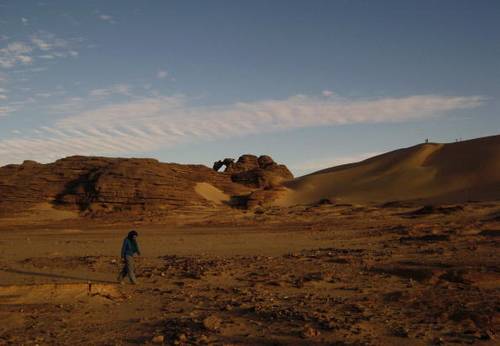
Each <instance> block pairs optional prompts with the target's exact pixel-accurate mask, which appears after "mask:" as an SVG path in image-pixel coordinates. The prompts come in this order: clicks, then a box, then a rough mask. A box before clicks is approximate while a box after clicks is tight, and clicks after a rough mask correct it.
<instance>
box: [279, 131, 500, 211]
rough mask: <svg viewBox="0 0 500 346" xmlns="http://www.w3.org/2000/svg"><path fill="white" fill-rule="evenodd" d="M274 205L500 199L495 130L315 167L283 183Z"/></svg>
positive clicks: (498, 138) (499, 159) (499, 152)
mask: <svg viewBox="0 0 500 346" xmlns="http://www.w3.org/2000/svg"><path fill="white" fill-rule="evenodd" d="M285 185H286V187H287V188H288V189H287V191H286V192H285V193H284V194H283V195H282V196H281V197H280V198H279V199H278V200H277V201H276V204H278V205H294V204H308V203H315V202H318V201H319V200H321V199H325V198H329V199H333V200H335V201H336V202H346V203H371V202H375V203H383V202H388V201H397V200H399V201H401V200H420V201H427V202H437V203H454V202H461V201H469V200H492V199H500V136H491V137H484V138H478V139H473V140H468V141H463V142H458V143H449V144H435V143H429V144H419V145H416V146H413V147H409V148H404V149H399V150H395V151H392V152H389V153H385V154H382V155H378V156H375V157H372V158H369V159H367V160H364V161H361V162H358V163H353V164H347V165H341V166H336V167H333V168H328V169H325V170H321V171H318V172H316V173H312V174H309V175H306V176H303V177H300V178H297V179H294V180H291V181H289V182H288V183H286V184H285Z"/></svg>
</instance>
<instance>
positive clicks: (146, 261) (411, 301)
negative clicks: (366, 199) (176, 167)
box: [0, 203, 500, 345]
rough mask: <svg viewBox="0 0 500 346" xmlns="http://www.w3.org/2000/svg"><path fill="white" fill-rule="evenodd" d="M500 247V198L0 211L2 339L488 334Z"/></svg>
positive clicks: (465, 340)
mask: <svg viewBox="0 0 500 346" xmlns="http://www.w3.org/2000/svg"><path fill="white" fill-rule="evenodd" d="M63 223H64V224H63ZM131 228H135V229H137V230H138V232H139V238H138V240H139V244H140V246H141V249H142V256H141V257H138V258H137V267H138V269H137V272H138V278H139V282H140V283H139V285H135V286H134V285H130V284H128V283H127V284H125V285H119V284H117V283H116V276H117V273H118V271H119V270H120V265H121V264H120V260H119V251H120V246H121V242H122V239H123V237H124V236H125V235H126V233H127V232H128V231H129V230H130V229H131ZM499 245H500V203H469V204H462V205H454V206H440V207H433V208H431V207H427V208H420V207H418V206H404V205H401V204H397V203H395V204H388V205H384V206H378V207H366V206H353V205H332V204H325V205H317V206H301V207H293V208H276V207H275V208H268V209H262V208H259V209H256V210H255V211H237V210H231V211H227V212H224V211H219V214H217V215H215V214H214V215H211V217H208V216H206V215H205V216H204V218H203V219H199V220H196V218H191V219H190V220H189V221H188V222H185V223H184V224H183V225H176V226H175V225H173V224H170V223H166V224H163V225H162V224H148V223H146V222H143V223H135V224H130V225H129V224H127V223H123V222H121V223H118V222H116V223H114V224H106V225H103V224H102V221H96V220H84V219H79V220H67V221H63V222H58V223H57V224H51V223H46V224H32V225H27V226H26V225H24V226H19V224H15V223H9V222H3V223H1V224H0V284H1V286H0V345H37V344H38V345H142V344H146V345H149V344H166V345H204V344H215V345H448V344H478V345H498V344H499V343H500V335H499V333H500V256H499V253H500V252H499V249H500V246H499Z"/></svg>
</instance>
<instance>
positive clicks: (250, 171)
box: [214, 154, 293, 188]
mask: <svg viewBox="0 0 500 346" xmlns="http://www.w3.org/2000/svg"><path fill="white" fill-rule="evenodd" d="M223 165H225V166H226V168H225V170H224V172H225V173H229V174H231V180H232V181H233V182H235V183H238V184H244V185H246V186H249V187H253V188H270V187H274V186H277V185H279V184H280V183H281V182H283V181H286V180H290V179H293V174H292V173H291V172H290V170H289V169H288V168H287V167H286V166H285V165H279V164H277V163H276V162H275V161H274V160H273V159H272V158H271V157H270V156H267V155H262V156H259V157H257V156H255V155H248V154H247V155H242V156H240V157H239V159H238V161H236V162H234V160H233V159H227V158H226V159H224V161H217V162H216V163H214V169H216V168H217V169H216V170H218V169H220V168H221V167H222V166H223Z"/></svg>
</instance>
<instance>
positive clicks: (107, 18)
mask: <svg viewBox="0 0 500 346" xmlns="http://www.w3.org/2000/svg"><path fill="white" fill-rule="evenodd" d="M98 18H99V19H100V20H102V21H105V22H108V23H110V24H116V21H115V19H114V18H113V16H110V15H109V14H99V15H98Z"/></svg>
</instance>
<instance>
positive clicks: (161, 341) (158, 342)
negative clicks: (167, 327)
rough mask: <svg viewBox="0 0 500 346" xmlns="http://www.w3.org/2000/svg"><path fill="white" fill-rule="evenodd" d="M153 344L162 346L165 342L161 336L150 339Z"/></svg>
mask: <svg viewBox="0 0 500 346" xmlns="http://www.w3.org/2000/svg"><path fill="white" fill-rule="evenodd" d="M151 342H152V343H153V344H163V343H164V342H165V337H164V336H163V335H157V336H155V337H154V338H153V339H151Z"/></svg>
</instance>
